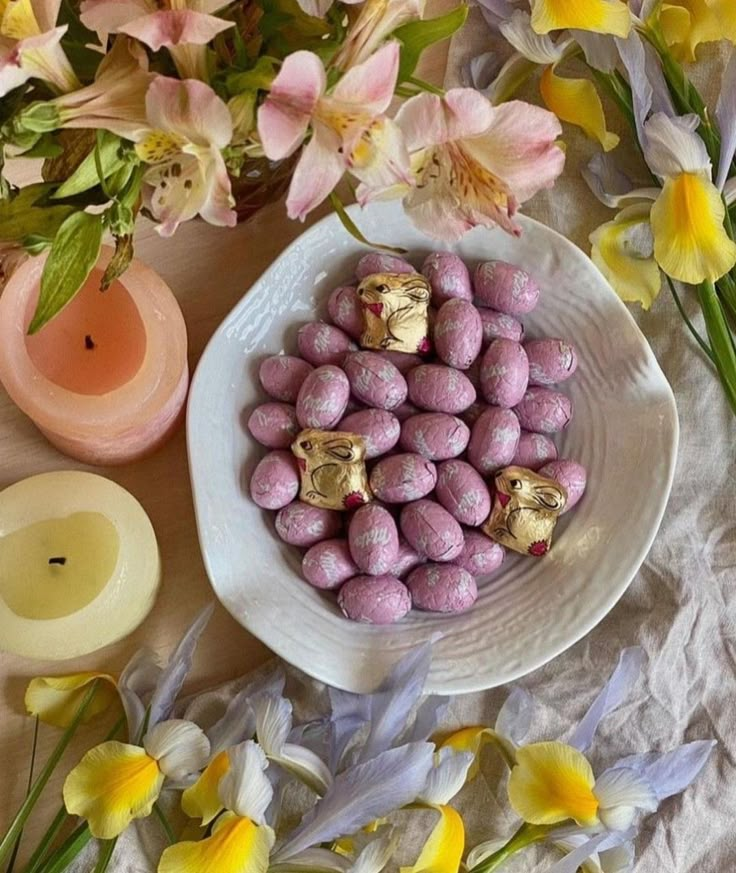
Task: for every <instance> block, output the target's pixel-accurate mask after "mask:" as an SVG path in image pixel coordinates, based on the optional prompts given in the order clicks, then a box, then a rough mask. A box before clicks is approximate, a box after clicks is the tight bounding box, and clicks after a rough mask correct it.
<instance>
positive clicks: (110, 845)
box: [94, 837, 118, 873]
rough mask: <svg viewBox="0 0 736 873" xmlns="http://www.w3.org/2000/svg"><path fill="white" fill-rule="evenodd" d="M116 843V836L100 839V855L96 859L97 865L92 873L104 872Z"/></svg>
mask: <svg viewBox="0 0 736 873" xmlns="http://www.w3.org/2000/svg"><path fill="white" fill-rule="evenodd" d="M117 844H118V838H117V837H115V838H114V839H112V840H102V841H101V844H100V856H99V858H98V859H97V865H96V866H95V871H94V873H105V871H106V870H107V868H108V867H109V866H110V861H111V859H112V855H113V852H114V851H115V846H117Z"/></svg>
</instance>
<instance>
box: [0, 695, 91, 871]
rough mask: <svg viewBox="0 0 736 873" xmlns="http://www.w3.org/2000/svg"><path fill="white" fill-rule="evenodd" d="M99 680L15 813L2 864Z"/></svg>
mask: <svg viewBox="0 0 736 873" xmlns="http://www.w3.org/2000/svg"><path fill="white" fill-rule="evenodd" d="M98 682H99V680H98V679H95V680H94V682H92V684H91V685H90V688H89V691H87V693H86V694H85V696H84V699H83V700H82V703H81V704H80V706H79V709H78V710H77V714H76V715H75V716H74V720H73V721H72V723H71V724H70V725H69V727H68V728H67V729H66V730H65V731H64V733H63V734H62V735H61V739H60V740H59V742H58V743H57V744H56V748H55V749H54V751H53V752H52V753H51V756H50V757H49V759H48V761H47V762H46V765H45V767H44V768H43V770H42V771H41V772H40V774H39V776H38V779H36V781H35V782H34V783H33V786H32V788H31V790H30V791H29V792H28V795H27V797H26V799H25V800H24V801H23V804H22V805H21V807H20V809H19V810H18V812H17V813H16V815H15V818H14V819H13V821H12V822H11V825H10V827H9V828H8V830H7V832H6V833H5V836H4V837H3V838H2V841H0V864H2V862H3V861H4V860H5V859H6V858H7V857H8V856H9V855H10V853H11V852H12V851H13V846H14V845H15V841H16V840H17V839H18V837H19V835H20V833H21V831H22V830H23V827H24V825H25V823H26V821H27V820H28V817H29V816H30V814H31V812H32V810H33V807H34V806H35V805H36V803H37V802H38V798H39V797H40V796H41V792H42V791H43V789H44V788H45V787H46V783H47V782H48V781H49V779H50V778H51V774H52V773H53V772H54V769H55V768H56V765H57V764H58V763H59V761H60V760H61V756H62V755H63V754H64V751H65V750H66V747H67V746H68V745H69V743H70V742H71V739H72V737H73V736H74V732H75V731H76V729H77V727H78V726H79V723H80V722H81V721H82V718H83V717H84V714H85V712H86V711H87V709H88V707H89V705H90V703H91V702H92V698H93V697H94V695H95V692H96V691H97V685H98Z"/></svg>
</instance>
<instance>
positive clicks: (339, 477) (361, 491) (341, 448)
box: [291, 428, 373, 510]
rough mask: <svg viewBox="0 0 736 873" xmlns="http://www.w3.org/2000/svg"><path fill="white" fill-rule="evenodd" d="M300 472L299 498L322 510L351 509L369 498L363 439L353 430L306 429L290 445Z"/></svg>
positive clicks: (371, 496)
mask: <svg viewBox="0 0 736 873" xmlns="http://www.w3.org/2000/svg"><path fill="white" fill-rule="evenodd" d="M291 451H292V452H293V453H294V456H295V457H296V460H297V464H298V465H299V473H300V475H301V490H300V492H299V498H300V499H301V500H303V501H304V502H305V503H309V504H310V505H311V506H319V507H321V508H322V509H341V510H345V509H355V508H356V507H358V506H362V505H363V504H364V503H368V502H369V501H370V500H372V499H373V495H372V494H371V491H370V488H369V487H368V474H367V472H366V469H365V442H364V441H363V437H361V436H358V435H357V434H354V433H343V432H340V431H325V430H316V429H314V428H310V429H307V430H303V431H301V433H299V434H298V435H297V438H296V439H295V440H294V442H293V443H292V444H291Z"/></svg>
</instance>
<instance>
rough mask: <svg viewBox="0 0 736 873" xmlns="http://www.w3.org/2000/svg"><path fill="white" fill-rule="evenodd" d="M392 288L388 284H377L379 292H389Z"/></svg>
mask: <svg viewBox="0 0 736 873" xmlns="http://www.w3.org/2000/svg"><path fill="white" fill-rule="evenodd" d="M390 290H391V289H390V288H389V286H388V285H376V291H378V293H379V294H388V292H389V291H390Z"/></svg>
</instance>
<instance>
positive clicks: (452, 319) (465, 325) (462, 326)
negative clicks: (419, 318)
mask: <svg viewBox="0 0 736 873" xmlns="http://www.w3.org/2000/svg"><path fill="white" fill-rule="evenodd" d="M432 338H433V340H434V348H435V351H436V352H437V356H438V357H439V358H440V360H442V361H444V362H445V363H446V364H447V365H448V366H450V367H455V368H456V369H458V370H467V369H468V367H470V365H471V364H472V363H473V361H474V360H475V359H476V358H477V357H478V355H479V354H480V348H481V344H482V341H483V323H482V321H481V319H480V315H479V314H478V310H477V309H476V308H475V306H473V304H472V303H469V302H468V301H467V300H448V301H447V303H445V304H443V306H442V308H441V309H440V311H439V312H438V313H437V319H436V321H435V324H434V331H433V333H432Z"/></svg>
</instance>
